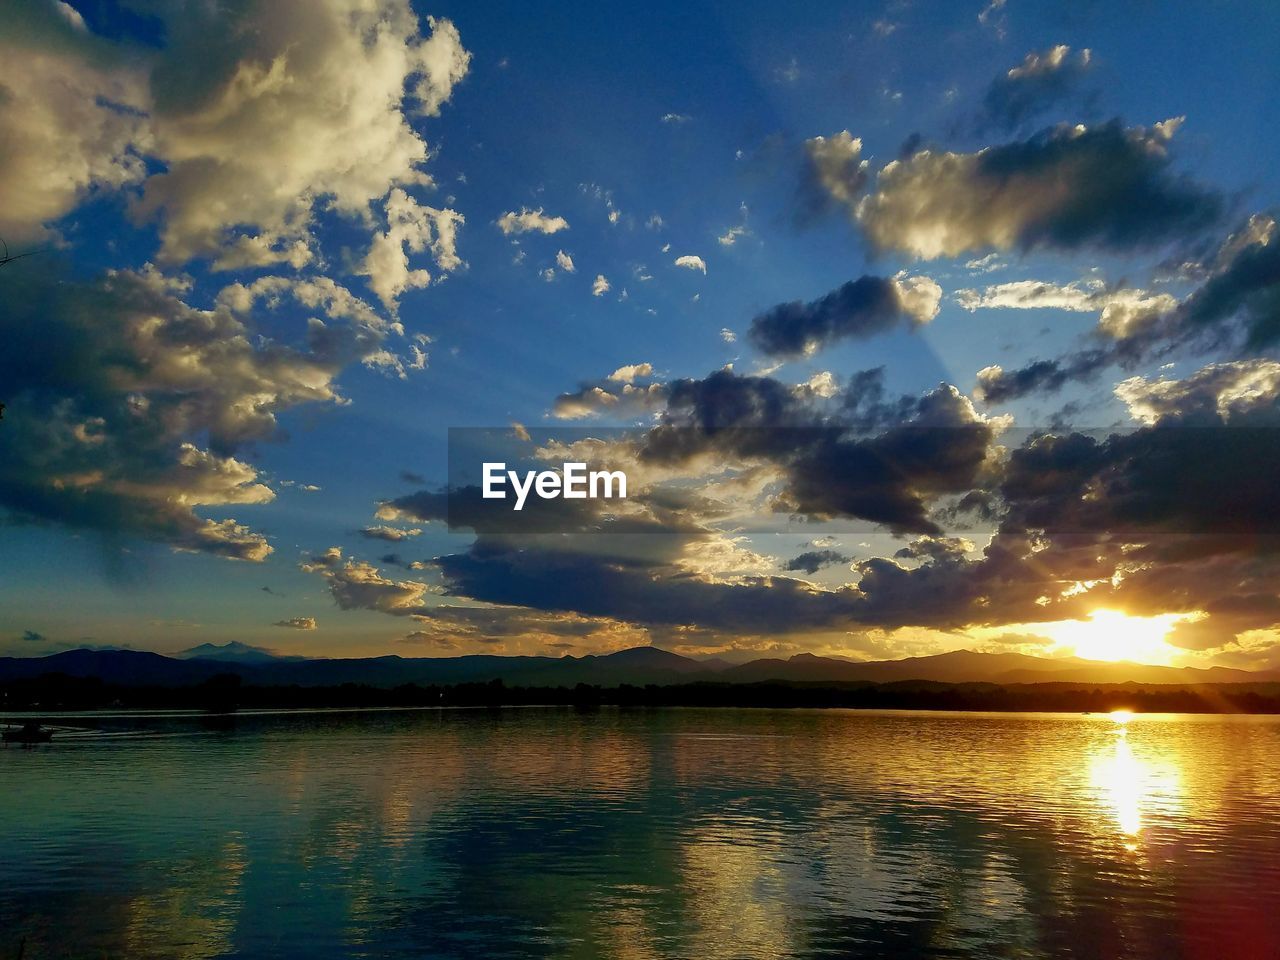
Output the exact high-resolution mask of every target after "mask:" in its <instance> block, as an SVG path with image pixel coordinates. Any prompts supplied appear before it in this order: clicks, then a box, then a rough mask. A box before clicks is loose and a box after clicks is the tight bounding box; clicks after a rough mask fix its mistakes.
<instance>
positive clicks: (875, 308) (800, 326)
mask: <svg viewBox="0 0 1280 960" xmlns="http://www.w3.org/2000/svg"><path fill="white" fill-rule="evenodd" d="M941 300H942V288H941V287H939V286H938V284H937V283H935V282H934V281H933V280H931V279H930V278H928V277H922V276H914V277H907V276H902V275H900V276H897V277H892V278H884V277H873V276H864V277H860V278H859V279H857V280H851V281H849V282H848V283H846V284H844V285H843V286H841V287H838V288H837V289H835V290H833V291H831V292H830V293H828V294H826V295H825V296H823V297H820V298H818V299H817V300H811V301H809V302H808V303H804V302H802V301H799V300H796V301H793V302H791V303H782V304H778V305H777V306H776V307H773V308H772V309H770V310H768V311H766V312H765V313H762V314H760V315H759V316H757V317H756V318H755V319H753V320H752V321H751V328H750V331H749V333H748V335H749V336H750V338H751V340H752V342H753V343H754V344H755V345H756V346H757V347H759V348H760V350H762V351H763V352H764V353H766V354H768V355H769V356H774V357H797V356H803V355H805V354H809V353H813V352H814V351H816V350H819V349H821V348H822V347H825V346H828V345H830V344H831V343H834V342H835V341H837V340H841V339H862V338H866V337H871V336H875V335H876V334H879V333H885V332H887V331H889V330H891V329H893V328H894V327H897V326H899V325H906V326H912V327H914V326H919V325H921V324H924V323H928V322H929V321H930V320H932V319H933V318H934V317H935V316H937V313H938V305H939V303H940V302H941Z"/></svg>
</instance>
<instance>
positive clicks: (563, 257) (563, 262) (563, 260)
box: [556, 250, 577, 273]
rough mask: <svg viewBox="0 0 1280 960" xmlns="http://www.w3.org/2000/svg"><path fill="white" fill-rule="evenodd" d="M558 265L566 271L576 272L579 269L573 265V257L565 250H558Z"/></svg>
mask: <svg viewBox="0 0 1280 960" xmlns="http://www.w3.org/2000/svg"><path fill="white" fill-rule="evenodd" d="M556 266H557V267H559V268H560V269H561V270H563V271H564V272H565V273H574V272H576V271H577V267H575V266H574V265H573V257H571V256H569V255H568V254H567V253H565V252H564V251H563V250H557V251H556Z"/></svg>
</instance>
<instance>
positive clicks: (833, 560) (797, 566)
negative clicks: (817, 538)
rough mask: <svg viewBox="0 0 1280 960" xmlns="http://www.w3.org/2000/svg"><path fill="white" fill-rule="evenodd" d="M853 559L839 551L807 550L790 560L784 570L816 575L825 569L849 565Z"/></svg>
mask: <svg viewBox="0 0 1280 960" xmlns="http://www.w3.org/2000/svg"><path fill="white" fill-rule="evenodd" d="M852 559H853V558H852V557H850V556H847V555H846V554H843V553H840V552H839V551H838V550H830V549H827V550H806V551H805V552H804V553H802V554H800V555H799V556H796V557H793V558H792V559H790V560H788V561H787V565H786V566H785V567H784V568H783V569H784V570H788V571H791V572H796V573H808V574H814V573H817V572H818V571H819V570H821V569H823V568H824V567H834V566H838V565H840V564H845V563H848V562H849V561H851V560H852Z"/></svg>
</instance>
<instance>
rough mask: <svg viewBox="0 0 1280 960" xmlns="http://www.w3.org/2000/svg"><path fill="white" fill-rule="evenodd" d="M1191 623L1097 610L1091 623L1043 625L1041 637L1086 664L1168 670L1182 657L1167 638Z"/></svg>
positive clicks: (1177, 616)
mask: <svg viewBox="0 0 1280 960" xmlns="http://www.w3.org/2000/svg"><path fill="white" fill-rule="evenodd" d="M1186 619H1188V614H1185V613H1162V614H1160V615H1158V616H1154V617H1132V616H1129V615H1128V614H1126V613H1122V612H1120V611H1119V610H1094V611H1093V612H1092V613H1090V614H1089V619H1088V620H1061V621H1059V622H1057V623H1048V624H1040V625H1038V627H1037V631H1036V632H1038V633H1041V634H1043V635H1044V636H1047V637H1049V638H1050V639H1051V640H1053V641H1054V642H1055V643H1056V644H1057V648H1058V650H1059V651H1061V652H1063V653H1070V654H1074V655H1075V656H1077V657H1081V658H1083V659H1085V660H1103V661H1107V662H1112V663H1114V662H1117V661H1120V660H1126V661H1132V662H1135V663H1145V664H1151V665H1155V666H1168V665H1170V664H1172V663H1173V661H1174V659H1175V657H1176V656H1177V654H1178V652H1179V651H1178V648H1176V647H1173V646H1171V645H1170V644H1169V643H1168V642H1167V641H1166V639H1165V638H1166V637H1167V636H1168V635H1169V631H1170V630H1172V629H1173V628H1174V626H1175V625H1176V624H1177V623H1179V622H1181V621H1183V620H1186Z"/></svg>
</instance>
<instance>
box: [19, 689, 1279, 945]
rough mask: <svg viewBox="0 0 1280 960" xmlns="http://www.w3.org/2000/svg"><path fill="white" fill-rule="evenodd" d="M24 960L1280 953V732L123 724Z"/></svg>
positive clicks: (847, 721)
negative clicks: (65, 959)
mask: <svg viewBox="0 0 1280 960" xmlns="http://www.w3.org/2000/svg"><path fill="white" fill-rule="evenodd" d="M53 722H55V723H59V724H66V725H70V726H76V727H80V728H85V729H83V730H80V731H72V732H70V733H66V734H63V735H62V736H60V737H59V738H57V739H56V740H55V742H54V743H53V744H52V745H51V746H49V747H42V748H36V749H30V750H25V749H16V748H13V747H10V748H7V749H5V750H3V751H0V784H2V787H0V817H2V819H0V958H2V960H9V958H10V957H17V956H18V955H19V953H20V952H23V955H24V957H25V960H43V958H47V957H71V958H82V957H85V958H100V957H111V958H130V960H134V958H153V957H154V958H160V957H164V958H179V957H180V958H208V957H243V958H255V960H256V958H270V957H281V958H285V957H287V958H307V960H320V958H338V957H377V958H381V957H394V958H399V957H406V958H407V957H415V958H420V957H431V958H448V957H485V958H493V957H575V958H577V957H582V958H587V957H614V958H619V960H631V958H637V960H639V958H648V957H672V958H697V960H701V958H717V957H725V958H730V957H732V958H739V957H761V958H774V957H804V958H809V957H832V958H836V957H860V956H866V957H949V958H956V957H974V958H992V957H1099V958H1130V957H1132V958H1160V960H1167V958H1181V957H1185V958H1198V957H1205V958H1210V957H1211V958H1215V960H1221V958H1235V957H1248V958H1252V957H1260V958H1261V957H1280V718H1276V717H1241V716H1230V717H1215V716H1139V717H1135V718H1133V719H1132V720H1131V721H1130V722H1128V723H1123V722H1119V721H1118V720H1117V719H1114V718H1112V717H1110V716H1105V715H1104V716H1067V715H1048V714H1036V715H1027V714H1022V715H995V714H945V713H873V712H859V711H837V710H831V711H817V710H814V711H772V710H694V709H687V710H682V709H668V710H655V711H634V712H630V711H620V710H612V709H603V710H600V711H598V712H593V713H584V712H575V711H573V710H571V709H560V708H547V709H505V710H500V711H485V710H446V711H388V712H365V713H359V712H315V713H287V714H240V715H237V716H235V717H234V718H205V717H196V716H147V717H137V716H133V717H123V716H96V717H92V718H84V717H80V718H75V719H72V718H63V719H61V720H55V721H53Z"/></svg>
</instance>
